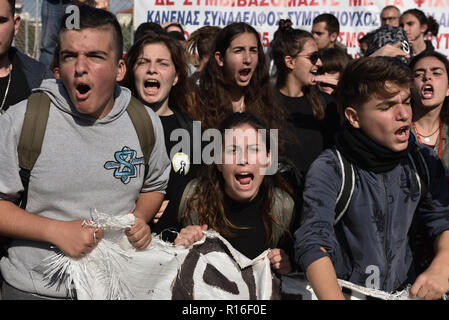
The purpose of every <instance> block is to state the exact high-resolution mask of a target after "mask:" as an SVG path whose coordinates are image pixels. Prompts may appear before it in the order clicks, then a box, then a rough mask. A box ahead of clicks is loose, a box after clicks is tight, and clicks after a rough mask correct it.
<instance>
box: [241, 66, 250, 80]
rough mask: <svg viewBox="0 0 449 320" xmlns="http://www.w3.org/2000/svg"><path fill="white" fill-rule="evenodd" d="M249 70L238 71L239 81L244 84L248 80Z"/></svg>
mask: <svg viewBox="0 0 449 320" xmlns="http://www.w3.org/2000/svg"><path fill="white" fill-rule="evenodd" d="M250 75H251V68H245V69H241V70H239V76H240V81H242V82H246V81H248V80H249V79H250Z"/></svg>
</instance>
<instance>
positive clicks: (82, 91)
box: [76, 83, 91, 99]
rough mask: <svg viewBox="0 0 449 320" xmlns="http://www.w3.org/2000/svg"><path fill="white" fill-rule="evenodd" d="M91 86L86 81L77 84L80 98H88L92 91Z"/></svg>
mask: <svg viewBox="0 0 449 320" xmlns="http://www.w3.org/2000/svg"><path fill="white" fill-rule="evenodd" d="M90 89H91V88H90V86H89V85H87V84H85V83H80V84H78V85H77V86H76V92H77V96H78V99H83V98H86V97H87V96H88V95H89V92H90Z"/></svg>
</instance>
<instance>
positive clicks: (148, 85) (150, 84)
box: [143, 79, 161, 89]
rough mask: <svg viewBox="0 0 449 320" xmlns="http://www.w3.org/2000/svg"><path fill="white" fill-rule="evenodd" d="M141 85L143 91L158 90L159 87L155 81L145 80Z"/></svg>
mask: <svg viewBox="0 0 449 320" xmlns="http://www.w3.org/2000/svg"><path fill="white" fill-rule="evenodd" d="M143 85H144V87H145V89H147V88H155V89H159V88H160V87H161V84H160V83H159V81H157V80H155V79H149V80H146V81H145V83H144V84H143Z"/></svg>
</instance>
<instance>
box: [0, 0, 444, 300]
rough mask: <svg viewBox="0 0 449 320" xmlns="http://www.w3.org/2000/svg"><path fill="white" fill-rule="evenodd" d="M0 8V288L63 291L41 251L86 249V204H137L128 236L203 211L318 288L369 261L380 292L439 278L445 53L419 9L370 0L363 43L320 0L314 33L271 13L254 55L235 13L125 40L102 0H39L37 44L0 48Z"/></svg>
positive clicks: (2, 39)
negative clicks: (75, 17)
mask: <svg viewBox="0 0 449 320" xmlns="http://www.w3.org/2000/svg"><path fill="white" fill-rule="evenodd" d="M74 3H75V4H77V5H78V6H79V10H80V28H79V29H70V28H68V27H67V25H66V24H65V23H64V21H65V19H67V17H68V14H66V13H65V12H64V9H65V8H66V6H67V5H69V4H74ZM14 8H15V1H14V0H0V103H1V108H0V111H1V113H2V115H1V116H0V237H1V238H0V241H1V246H2V250H1V251H0V254H1V256H2V257H1V262H0V270H1V277H0V281H1V290H0V293H1V294H0V297H1V298H3V299H37V300H40V299H68V298H70V297H72V296H69V294H68V289H67V288H62V287H55V286H48V285H47V284H46V282H45V280H44V276H43V272H42V270H40V269H39V268H36V266H37V265H39V263H40V262H41V261H42V260H43V259H45V257H46V256H48V255H49V254H50V253H51V252H53V251H54V250H55V248H57V249H58V250H60V251H62V252H63V253H64V254H66V255H68V256H70V257H73V258H81V257H84V256H86V255H88V254H89V252H91V251H92V250H93V249H94V248H95V247H96V245H97V244H98V242H99V241H101V239H102V237H103V236H104V232H103V230H101V229H99V228H95V227H93V226H92V225H89V223H86V222H88V221H90V220H92V218H93V217H92V209H93V208H100V209H101V210H102V211H103V212H108V213H110V214H111V215H119V214H123V213H132V214H134V216H135V217H136V222H135V224H134V225H133V226H132V227H131V228H129V229H128V230H127V231H126V235H127V237H128V240H129V242H130V243H131V244H132V245H133V247H134V248H136V249H137V250H143V249H145V248H147V247H148V245H149V244H150V243H151V239H152V236H155V235H157V236H161V237H162V238H163V239H164V240H166V241H169V242H172V243H173V244H174V245H180V246H181V245H182V246H185V247H189V246H190V245H192V244H193V243H195V242H196V241H198V240H200V239H201V238H202V237H203V232H204V231H205V230H208V229H213V230H215V231H217V232H219V233H220V235H222V236H223V237H224V238H225V239H227V240H228V241H229V242H230V243H231V244H232V246H233V247H234V248H236V249H237V250H238V251H240V252H241V253H243V254H244V255H245V256H247V257H248V258H250V259H253V258H256V257H258V256H259V255H260V254H261V253H262V252H264V251H265V250H269V254H268V259H269V261H270V264H271V267H272V270H273V272H274V273H275V274H276V275H278V276H280V275H287V274H290V273H292V272H300V273H304V274H305V275H306V277H307V279H308V281H309V282H310V284H311V286H312V288H313V290H314V292H315V294H316V296H317V297H318V298H319V299H344V295H343V293H342V291H341V289H340V287H339V285H338V282H337V279H343V280H348V281H350V282H352V283H354V284H357V285H361V286H366V281H367V278H368V277H369V276H370V275H371V274H370V272H369V271H368V270H370V269H369V268H368V267H372V266H375V267H376V268H378V270H379V273H378V275H379V281H378V287H377V288H376V289H379V290H382V291H386V292H396V291H399V290H403V289H405V288H408V287H410V293H409V294H410V297H412V298H415V297H419V298H424V299H440V298H441V297H442V296H443V295H444V294H445V293H446V292H447V291H448V290H449V281H448V280H449V185H448V182H447V181H449V179H448V177H449V147H448V145H449V131H448V123H449V115H448V112H449V111H448V110H449V98H448V96H449V80H448V79H449V62H448V60H447V57H446V56H444V55H443V54H441V53H439V52H437V51H435V49H434V47H433V46H432V44H431V42H430V41H428V40H425V39H426V36H427V35H428V34H431V35H433V36H435V35H437V33H438V24H437V23H436V21H435V20H434V19H433V18H432V17H426V15H425V14H424V13H423V12H422V11H421V10H419V9H410V10H407V11H405V12H403V13H402V14H401V12H400V10H399V9H398V8H396V7H394V6H387V7H385V8H384V9H383V10H382V11H381V17H380V18H381V19H380V21H381V23H382V26H381V27H380V28H379V29H377V30H373V31H372V32H370V33H368V34H367V35H366V36H364V37H363V38H362V39H360V48H361V55H362V57H360V58H352V57H351V56H350V55H348V53H347V52H346V48H345V47H344V46H343V45H342V44H341V43H339V42H338V35H339V22H338V19H337V18H336V17H335V16H333V15H331V14H322V15H319V16H317V17H316V18H315V19H314V20H313V25H312V29H311V32H309V31H307V30H305V29H304V28H303V27H302V26H294V25H293V24H292V22H291V21H290V20H280V21H279V26H278V29H277V31H276V32H275V34H274V36H273V39H272V41H271V43H270V46H269V48H268V50H267V52H266V53H265V52H264V49H263V46H262V43H261V40H260V38H259V33H258V30H256V29H255V28H254V27H253V26H250V25H248V24H246V23H243V22H236V23H232V24H230V25H227V26H225V27H223V28H220V27H212V26H207V27H203V28H200V29H198V30H196V31H195V32H193V33H192V34H191V35H190V37H189V38H188V39H186V36H185V32H184V30H183V27H182V26H181V25H180V24H179V23H177V22H171V23H167V24H164V25H158V24H156V23H152V22H147V23H143V24H141V25H139V26H138V28H137V30H136V32H135V36H134V43H133V45H132V47H131V48H130V49H129V50H127V52H126V54H125V55H124V57H123V37H122V33H121V29H120V25H119V24H118V22H117V19H116V17H115V16H114V15H113V14H112V13H110V12H109V11H108V10H107V9H108V8H107V3H106V4H105V3H104V1H62V0H61V1H43V11H42V14H43V22H44V23H43V35H42V42H43V46H42V53H41V59H40V62H38V61H35V60H33V59H31V58H29V57H27V56H25V55H23V54H22V53H20V51H18V50H17V49H16V48H14V47H13V46H12V41H13V38H14V36H15V34H16V33H17V31H18V28H19V25H20V17H19V16H18V15H15V12H14ZM386 34H387V35H388V37H384V36H381V35H386ZM382 39H383V40H382ZM385 39H389V41H387V42H385ZM209 129H214V130H215V131H211V130H209ZM198 130H199V134H198V132H197V131H198ZM179 132H184V133H186V135H182V134H180V135H178V133H179ZM208 132H218V135H215V136H213V134H212V136H213V139H211V140H210V142H211V143H210V144H206V141H204V135H206V134H207V133H208ZM236 132H237V133H236ZM273 133H275V138H274V139H273V136H272V134H273ZM186 137H187V138H186ZM184 138H186V139H184ZM186 142H187V143H186ZM207 142H209V141H207ZM179 145H181V147H179ZM211 145H212V146H217V145H218V148H210V146H211ZM195 146H197V147H198V148H195ZM31 159H32V160H31ZM211 159H212V160H211ZM114 160H115V162H114ZM273 168H274V171H273ZM342 199H344V200H345V201H346V202H345V203H343V204H342V202H341V201H342ZM167 231H168V232H167ZM423 252H426V255H424V253H423ZM149 272H150V271H149Z"/></svg>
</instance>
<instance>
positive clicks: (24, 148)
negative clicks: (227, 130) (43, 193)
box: [17, 92, 50, 209]
mask: <svg viewBox="0 0 449 320" xmlns="http://www.w3.org/2000/svg"><path fill="white" fill-rule="evenodd" d="M49 112H50V98H49V97H48V95H47V94H45V93H43V92H37V93H33V94H31V95H30V96H29V97H28V102H27V107H26V111H25V118H24V120H23V125H22V131H21V134H20V139H19V144H18V146H17V154H18V158H19V167H20V171H19V174H20V179H21V180H22V184H23V188H24V191H23V192H22V195H21V197H20V199H19V205H20V207H21V208H23V209H24V208H25V207H26V203H27V197H28V185H29V183H30V173H31V170H32V169H33V167H34V164H35V163H36V161H37V158H38V157H39V154H40V153H41V149H42V142H43V141H44V135H45V130H46V128H47V122H48V114H49Z"/></svg>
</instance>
